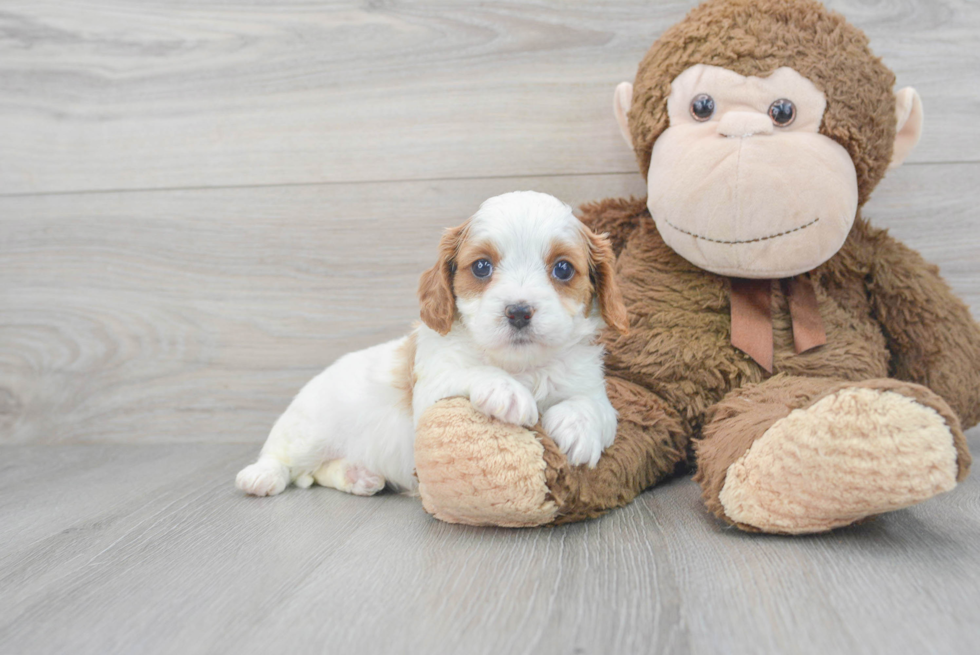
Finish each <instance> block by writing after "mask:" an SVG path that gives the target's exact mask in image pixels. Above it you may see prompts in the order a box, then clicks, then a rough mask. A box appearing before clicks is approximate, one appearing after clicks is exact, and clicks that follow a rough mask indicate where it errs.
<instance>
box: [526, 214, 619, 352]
mask: <svg viewBox="0 0 980 655" xmlns="http://www.w3.org/2000/svg"><path fill="white" fill-rule="evenodd" d="M581 233H582V242H581V244H580V245H572V244H569V243H566V242H562V241H555V242H553V243H552V244H551V249H550V250H549V251H548V255H547V257H546V258H545V266H546V267H547V269H548V271H551V270H552V269H553V267H554V266H555V264H556V263H558V262H560V261H566V262H568V263H569V264H571V265H572V267H573V268H574V269H575V273H574V275H573V276H572V277H571V279H569V280H567V281H562V280H559V279H558V278H557V277H555V276H554V275H549V279H550V280H551V284H552V286H553V287H554V288H555V290H556V291H557V292H558V295H559V296H560V297H561V299H562V305H563V306H564V307H565V309H566V311H568V312H569V314H574V313H575V312H576V311H577V308H578V307H581V306H582V305H585V315H586V316H588V315H589V313H590V312H591V310H592V301H593V299H595V300H596V301H597V304H598V305H599V314H600V315H601V316H602V320H603V321H605V322H606V325H608V326H609V327H611V328H613V329H614V330H616V331H617V332H619V333H620V334H626V332H627V330H628V328H629V319H628V317H627V314H626V305H625V304H624V303H623V296H622V294H620V292H619V286H618V285H617V284H616V275H615V273H614V271H613V263H614V261H615V255H614V254H613V250H612V245H611V244H610V243H609V239H608V238H607V237H606V236H605V235H601V236H600V235H597V234H596V233H595V232H593V231H592V230H590V229H589V228H587V227H585V226H584V225H583V226H582V230H581Z"/></svg>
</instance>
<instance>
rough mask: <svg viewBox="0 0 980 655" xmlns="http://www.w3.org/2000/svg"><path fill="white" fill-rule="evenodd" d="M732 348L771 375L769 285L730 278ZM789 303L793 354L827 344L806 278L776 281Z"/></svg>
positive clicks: (797, 277) (814, 294) (813, 293)
mask: <svg viewBox="0 0 980 655" xmlns="http://www.w3.org/2000/svg"><path fill="white" fill-rule="evenodd" d="M731 280H732V345H733V346H735V347H736V348H738V349H739V350H741V351H742V352H744V353H745V354H746V355H748V356H749V357H751V358H752V359H754V360H755V361H756V362H757V363H758V364H759V366H761V367H762V368H764V369H766V370H767V371H768V372H770V373H772V361H773V345H772V307H771V302H772V283H773V282H774V281H775V280H746V279H744V278H734V277H733V278H732V279H731ZM779 282H780V284H782V286H783V292H784V293H785V294H786V298H787V300H788V301H789V315H790V318H791V319H792V321H793V345H794V346H795V348H796V353H797V354H800V353H804V352H806V351H808V350H811V349H813V348H816V347H817V346H822V345H823V344H825V343H827V333H826V331H825V330H824V327H823V320H822V319H821V318H820V310H819V309H818V308H817V296H816V293H815V292H814V291H813V283H812V282H810V278H809V277H807V276H806V275H798V276H796V277H791V278H786V279H783V280H779Z"/></svg>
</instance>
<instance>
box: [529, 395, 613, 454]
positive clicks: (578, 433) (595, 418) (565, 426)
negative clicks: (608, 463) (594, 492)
mask: <svg viewBox="0 0 980 655" xmlns="http://www.w3.org/2000/svg"><path fill="white" fill-rule="evenodd" d="M610 408H611V406H610ZM598 409H600V408H597V407H592V406H590V405H588V404H584V403H578V402H575V401H565V402H563V403H558V404H557V405H555V406H554V407H552V408H551V409H549V410H548V411H546V412H545V413H544V418H543V419H542V420H541V427H543V428H544V430H545V432H546V433H547V434H548V436H549V437H551V439H552V440H553V441H554V442H555V443H556V444H558V448H559V449H561V451H562V452H563V453H565V456H566V457H568V461H569V463H571V464H574V465H578V464H588V465H589V467H590V468H594V467H595V465H596V464H597V463H598V462H599V457H600V456H601V455H602V451H603V449H604V448H605V447H606V446H608V445H609V444H610V443H612V438H611V437H610V436H609V433H610V430H609V426H608V425H606V423H608V421H607V420H606V417H605V416H604V415H603V413H602V412H601V411H597V410H598ZM612 418H613V423H612V431H611V434H612V437H615V434H616V427H615V425H616V424H615V420H616V414H615V411H613V413H612Z"/></svg>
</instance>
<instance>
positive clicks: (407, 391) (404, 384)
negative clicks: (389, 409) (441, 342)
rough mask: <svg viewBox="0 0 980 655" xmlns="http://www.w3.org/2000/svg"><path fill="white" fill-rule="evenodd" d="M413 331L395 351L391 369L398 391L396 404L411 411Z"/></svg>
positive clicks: (414, 380) (413, 376)
mask: <svg viewBox="0 0 980 655" xmlns="http://www.w3.org/2000/svg"><path fill="white" fill-rule="evenodd" d="M415 339H416V337H415V332H412V333H411V334H409V335H408V338H406V339H405V342H404V343H403V344H402V345H400V346H398V350H396V351H395V368H394V369H393V370H392V372H391V374H392V380H393V382H392V384H393V386H394V387H395V390H396V391H397V392H398V406H399V407H400V408H401V409H403V410H405V411H407V412H408V413H409V414H411V413H412V400H413V395H414V390H415V382H416V380H417V377H418V376H416V375H415V348H416V343H415Z"/></svg>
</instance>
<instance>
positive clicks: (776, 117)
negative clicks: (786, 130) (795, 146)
mask: <svg viewBox="0 0 980 655" xmlns="http://www.w3.org/2000/svg"><path fill="white" fill-rule="evenodd" d="M769 118H771V119H772V122H773V123H775V124H776V125H778V126H779V127H786V126H787V125H789V124H790V123H792V122H793V121H794V120H796V105H794V104H793V103H792V102H791V101H789V100H787V99H786V98H782V99H780V100H777V101H776V102H774V103H772V104H771V105H769Z"/></svg>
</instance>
